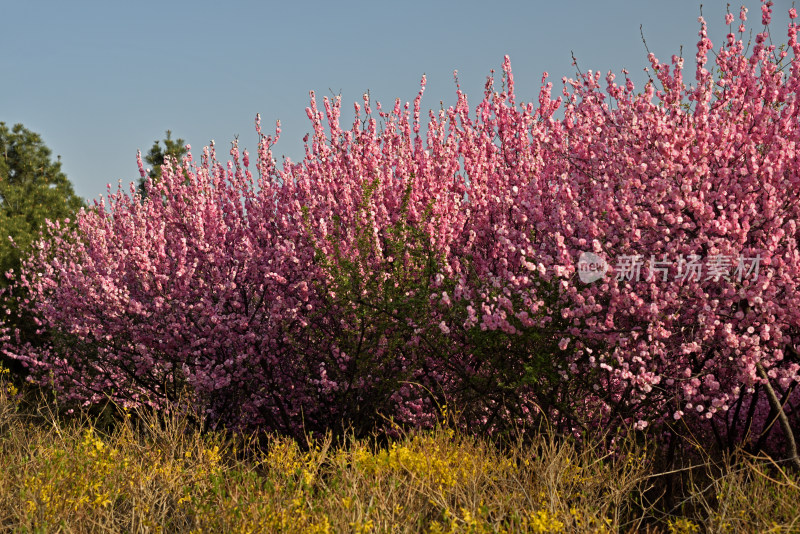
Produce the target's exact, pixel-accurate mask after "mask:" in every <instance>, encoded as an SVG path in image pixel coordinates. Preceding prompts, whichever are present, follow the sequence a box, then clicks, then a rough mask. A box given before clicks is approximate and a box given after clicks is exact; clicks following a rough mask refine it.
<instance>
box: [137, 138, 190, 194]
mask: <svg viewBox="0 0 800 534" xmlns="http://www.w3.org/2000/svg"><path fill="white" fill-rule="evenodd" d="M166 135H167V136H166V137H165V138H164V147H163V148H162V147H161V144H160V143H159V141H154V142H153V146H151V147H150V151H149V152H148V153H147V155H146V156H145V157H144V160H145V162H147V163H148V164H149V165H150V178H151V179H152V180H153V182H157V181H158V180H160V179H161V165H163V164H164V158H165V157H170V158H174V159H176V160H178V161H180V160H181V158H183V156H185V155H186V154H187V153H188V151H187V150H186V141H184V140H183V139H181V138H178V139H173V138H172V132H171V131H170V130H167V132H166ZM144 182H145V180H144V178H140V179H139V193H140V194H141V195H142V197H145V196H146V192H145V189H144Z"/></svg>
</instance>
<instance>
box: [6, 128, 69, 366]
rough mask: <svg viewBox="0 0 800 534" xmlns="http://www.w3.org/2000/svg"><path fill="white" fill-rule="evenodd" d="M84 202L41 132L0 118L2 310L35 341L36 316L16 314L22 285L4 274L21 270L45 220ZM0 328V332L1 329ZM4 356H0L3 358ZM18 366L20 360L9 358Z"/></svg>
mask: <svg viewBox="0 0 800 534" xmlns="http://www.w3.org/2000/svg"><path fill="white" fill-rule="evenodd" d="M82 206H84V201H83V199H81V198H80V197H78V196H77V195H76V194H75V192H74V190H73V189H72V184H70V182H69V180H68V179H67V176H66V175H65V174H64V173H63V172H62V171H61V161H60V157H59V158H57V159H56V160H55V161H54V160H53V159H52V157H51V151H50V149H49V148H47V146H45V144H44V143H43V142H42V138H41V136H39V134H37V133H34V132H32V131H30V130H28V129H27V128H25V127H24V126H23V125H22V124H15V125H14V126H13V127H12V128H9V127H8V126H7V125H6V123H4V122H0V310H2V313H3V317H2V321H3V323H4V325H3V326H5V327H8V328H10V329H11V332H13V331H15V330H19V332H20V334H21V336H22V339H23V340H24V341H32V342H35V332H36V326H35V323H34V321H33V319H32V318H30V317H25V316H21V315H18V308H17V303H18V302H19V299H21V298H24V296H25V295H23V294H21V289H20V288H17V287H14V286H13V284H14V282H13V280H10V279H9V278H7V277H6V276H5V273H7V272H9V271H18V269H19V267H20V265H21V263H22V261H23V259H24V258H25V256H26V255H27V254H28V253H29V252H30V251H31V248H32V246H33V243H34V242H35V241H36V240H37V239H38V238H39V236H40V232H41V228H42V226H43V225H44V224H45V220H47V219H49V220H51V221H55V220H62V221H63V220H65V219H67V218H69V217H70V216H72V215H73V214H74V213H75V212H76V211H77V210H78V209H80V208H81V207H82ZM1 333H2V332H0V334H1ZM2 360H5V358H2V357H0V361H2ZM6 367H11V368H12V370H14V371H15V372H19V371H20V370H21V369H20V368H19V365H17V364H16V362H6Z"/></svg>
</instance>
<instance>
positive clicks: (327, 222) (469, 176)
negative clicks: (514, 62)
mask: <svg viewBox="0 0 800 534" xmlns="http://www.w3.org/2000/svg"><path fill="white" fill-rule="evenodd" d="M771 5H772V3H771V2H765V3H763V4H762V24H763V28H762V29H761V31H759V32H758V33H756V34H755V37H754V41H753V42H752V43H751V42H747V41H746V39H747V35H748V34H746V33H745V31H746V28H745V20H746V18H747V17H746V10H745V9H742V11H741V12H740V13H739V17H738V18H739V19H740V20H739V21H738V22H734V20H735V17H734V15H733V14H728V16H727V18H726V23H727V24H728V25H730V33H729V34H728V35H727V37H726V40H725V42H724V43H723V44H722V46H720V47H718V48H717V49H716V51H714V47H713V45H712V43H711V41H710V40H709V38H708V36H707V30H706V23H705V22H704V21H703V20H702V18H701V19H700V40H699V42H698V45H697V53H696V57H695V62H694V63H695V71H694V76H693V80H692V81H691V82H690V84H687V83H686V82H685V81H684V72H685V69H684V59H683V58H681V57H677V56H673V57H672V60H671V61H670V62H669V63H661V62H660V61H659V60H658V59H657V58H655V57H654V56H653V55H652V54H651V55H650V56H649V62H650V72H651V74H652V76H653V78H652V79H651V81H650V82H648V83H647V84H646V85H645V86H644V87H643V88H641V89H638V90H637V89H636V88H635V87H634V84H633V82H632V80H631V79H630V78H629V77H628V74H627V72H625V71H623V78H622V79H619V80H618V79H617V78H616V77H615V75H614V74H612V73H609V74H607V75H606V76H602V75H601V74H600V73H598V72H592V71H589V72H587V73H585V74H580V75H578V76H577V77H576V79H566V78H565V79H564V80H563V89H562V90H561V94H560V95H554V94H553V85H552V83H550V82H548V81H547V74H546V73H545V75H544V76H543V77H542V87H541V89H540V91H539V93H538V97H537V98H536V99H534V101H531V102H522V101H519V100H518V96H517V94H516V93H515V85H514V78H513V75H512V72H511V67H510V64H509V60H508V58H506V60H505V62H504V63H503V68H502V84H501V87H497V84H496V83H495V80H494V78H493V77H489V78H488V80H487V84H486V90H485V93H484V95H483V98H482V99H481V101H480V102H479V103H478V105H477V106H476V107H475V108H474V110H472V108H471V107H470V105H469V103H468V100H467V96H466V95H465V94H464V93H463V92H462V91H461V89H460V87H459V86H458V82H457V81H456V85H457V90H456V103H455V105H453V106H452V107H449V108H446V109H441V110H439V111H435V112H430V113H429V114H428V116H427V119H423V116H422V113H421V98H422V94H423V90H424V88H425V78H423V79H422V84H421V90H420V92H419V94H418V96H417V98H416V99H415V100H414V101H413V103H411V104H408V103H406V104H405V105H403V104H402V103H401V102H400V101H399V100H398V101H397V102H395V103H394V105H393V106H390V107H388V108H384V107H382V106H381V105H380V104H378V103H374V102H372V101H370V99H369V98H368V97H367V96H366V95H365V97H364V100H363V102H361V103H357V104H356V105H355V120H354V121H353V123H352V125H351V126H350V127H349V128H345V127H343V126H342V125H341V123H340V118H341V101H340V100H339V99H334V100H329V99H328V98H325V99H324V101H323V103H322V106H319V105H318V102H317V100H316V98H315V96H314V94H313V93H312V94H311V104H310V107H309V108H308V109H307V112H308V117H309V119H310V121H311V124H312V127H313V133H312V134H311V136H310V137H309V138H307V139H306V149H305V158H304V159H303V161H302V162H300V163H293V162H291V161H286V162H285V163H284V164H283V166H282V167H279V166H278V165H277V164H276V162H275V159H274V157H273V153H272V147H273V145H274V142H275V141H276V140H277V137H278V135H279V133H280V127H279V126H278V129H277V130H276V135H275V136H271V135H266V134H264V133H263V132H262V130H261V126H260V121H257V129H258V133H259V135H260V143H259V145H258V148H257V150H256V151H255V153H254V154H252V155H251V154H248V152H247V151H241V150H240V148H239V146H238V145H237V143H233V145H232V148H231V150H230V160H229V161H228V162H227V163H226V162H222V161H220V160H219V159H218V157H217V153H216V148H215V147H214V146H213V144H212V146H210V147H207V148H205V149H204V150H203V154H202V156H201V157H200V160H199V161H196V160H195V159H193V156H192V155H191V153H190V154H189V155H187V156H186V157H184V158H183V160H182V161H180V162H175V161H173V162H168V163H167V164H166V165H165V166H164V167H163V168H162V179H161V180H160V181H159V182H158V183H155V184H153V183H150V184H149V185H148V187H149V190H148V194H147V198H146V199H144V200H142V199H141V198H139V197H137V196H136V195H135V194H134V191H133V190H131V191H130V192H125V191H122V190H120V191H118V192H116V193H113V194H109V196H108V198H107V199H104V200H100V201H98V202H97V203H96V204H95V205H94V206H93V207H92V208H90V209H86V210H84V211H82V212H81V213H80V214H79V215H78V220H77V224H76V225H75V228H74V229H73V228H72V227H70V228H69V229H64V228H61V227H59V226H58V225H55V226H53V228H52V237H51V239H49V240H45V241H42V242H41V243H40V244H39V248H38V250H37V251H36V253H35V254H34V255H33V256H32V257H31V258H30V260H29V261H28V263H27V264H26V266H25V268H24V269H23V271H22V273H21V274H19V275H18V276H19V281H20V283H21V284H23V285H24V286H26V287H27V288H29V290H30V294H31V295H32V296H31V298H30V300H29V301H27V302H26V305H27V306H28V307H29V308H30V309H31V310H32V311H33V312H35V313H36V314H37V316H38V317H39V319H40V321H41V326H42V336H43V337H42V342H41V343H40V344H37V345H25V346H20V345H19V344H14V343H13V336H11V338H10V341H8V342H7V343H6V346H5V349H4V350H5V352H6V354H9V355H11V356H13V357H15V358H17V359H19V360H21V361H22V362H25V363H26V364H27V365H28V366H29V368H30V370H31V372H32V374H33V376H34V377H36V379H38V380H46V381H50V382H51V383H52V384H53V386H54V387H55V388H56V389H57V390H58V391H59V394H60V395H61V396H62V397H63V398H64V399H65V400H70V401H76V402H83V403H92V402H98V401H100V400H102V399H104V398H106V397H107V396H111V397H113V398H115V399H117V400H119V401H122V402H134V403H135V402H151V403H156V404H159V403H164V402H169V401H172V400H175V399H176V398H177V397H178V395H179V393H180V392H181V391H183V390H184V389H185V388H186V387H188V388H189V390H190V391H191V395H192V402H195V403H197V405H198V406H200V407H202V408H203V409H204V410H206V411H207V413H208V414H209V416H210V417H211V419H212V420H213V421H216V422H219V423H224V424H231V425H240V426H259V427H264V428H268V429H271V430H278V431H281V432H285V433H290V434H298V433H300V432H302V431H303V430H315V429H326V428H333V427H337V426H338V427H342V426H352V427H355V428H357V429H360V430H363V431H366V430H368V429H369V428H372V426H373V425H375V424H376V423H380V422H381V421H388V420H394V421H395V422H401V423H410V424H423V425H424V424H429V423H430V422H431V421H432V420H433V419H434V418H435V417H436V415H437V412H438V410H440V409H441V407H442V406H444V405H452V406H455V407H458V408H460V409H461V410H463V415H464V420H465V421H467V422H468V423H469V424H470V425H476V428H483V429H487V430H493V429H499V428H502V427H504V426H507V425H517V424H530V423H533V422H535V421H536V420H537V419H540V418H546V419H547V420H548V421H549V422H550V423H552V424H554V425H556V426H558V427H559V428H561V429H563V430H565V431H570V432H580V431H581V430H583V429H587V428H590V427H591V426H595V425H598V424H606V425H613V424H626V425H632V426H634V427H636V428H644V427H646V426H648V425H653V424H662V425H663V424H666V425H673V426H675V425H682V424H683V423H687V424H689V425H690V426H691V427H692V428H694V429H702V430H703V431H707V432H709V435H711V434H714V435H716V437H717V438H718V439H719V441H720V443H722V442H724V441H725V440H727V441H728V442H729V443H736V442H739V441H741V440H743V439H745V438H746V437H747V436H748V435H750V436H756V437H758V435H759V434H760V433H761V432H762V431H763V430H764V428H765V427H766V426H767V425H769V424H770V422H771V421H772V419H774V416H775V410H774V408H775V407H774V405H770V404H769V403H768V402H767V401H766V397H765V391H766V390H767V389H768V388H767V386H769V388H771V389H772V390H773V391H774V392H775V393H776V394H777V395H778V396H779V397H781V400H782V401H783V402H784V403H785V404H784V407H783V410H784V412H785V413H786V414H787V415H788V417H790V418H792V417H794V418H795V419H796V418H797V409H796V407H797V402H798V399H797V396H796V395H793V391H794V388H795V385H796V384H797V382H798V379H799V378H800V356H798V352H797V343H798V340H799V338H800V330H798V327H800V294H799V293H798V275H800V252H798V237H799V235H800V234H798V215H800V213H798V211H800V202H798V197H797V191H798V190H800V189H799V188H800V167H799V166H798V141H800V122H799V119H800V117H799V116H798V112H799V110H800V108H799V107H798V101H797V98H798V95H800V69H799V68H798V63H797V62H796V61H795V60H794V58H795V57H796V56H797V54H798V52H800V45H799V44H798V42H797V26H796V24H795V22H794V21H795V19H796V12H795V10H794V9H792V10H791V11H790V16H791V19H792V22H791V23H790V25H789V29H788V42H787V44H786V45H784V46H781V47H776V46H775V45H773V44H771V40H770V38H769V33H768V29H769V22H770V17H771ZM425 122H427V128H424V126H425ZM251 156H252V158H253V161H252V164H251ZM140 169H141V172H142V175H143V176H144V174H145V171H144V169H143V168H142V164H141V160H140ZM590 252H591V253H592V254H594V256H587V255H586V253H590ZM582 255H583V256H582ZM582 257H583V258H584V260H586V258H587V257H589V258H594V259H595V262H597V261H600V262H601V263H602V261H605V263H606V265H607V266H608V270H607V272H606V273H605V275H604V276H601V277H600V278H599V279H598V280H594V281H592V280H587V279H586V278H585V277H582V276H581V274H582V272H581V270H580V269H581V268H582V265H583V266H584V267H585V261H584V262H583V263H582V262H581V261H580V260H581V258H582ZM583 274H585V273H583ZM762 371H763V372H762Z"/></svg>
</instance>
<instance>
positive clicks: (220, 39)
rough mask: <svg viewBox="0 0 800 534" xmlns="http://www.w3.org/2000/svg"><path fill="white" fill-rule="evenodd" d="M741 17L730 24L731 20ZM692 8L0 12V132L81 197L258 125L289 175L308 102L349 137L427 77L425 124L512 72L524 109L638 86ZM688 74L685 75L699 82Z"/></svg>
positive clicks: (14, 6)
mask: <svg viewBox="0 0 800 534" xmlns="http://www.w3.org/2000/svg"><path fill="white" fill-rule="evenodd" d="M725 4H726V3H725V2H706V4H705V5H704V7H703V13H704V15H705V17H706V19H707V20H708V21H709V27H710V36H711V38H712V41H714V44H715V47H717V46H718V45H719V44H721V42H722V37H723V36H724V34H725V33H727V27H726V26H725V25H724V22H723V17H724V13H725ZM738 5H739V4H734V5H733V6H732V8H731V9H732V10H734V12H735V13H738ZM745 5H747V6H748V7H749V9H750V13H749V23H750V24H751V26H750V27H755V28H757V29H759V28H760V20H761V14H760V7H759V6H760V4H759V3H758V2H753V1H748V2H745ZM789 7H791V1H787V0H777V1H776V2H775V16H774V18H773V24H772V31H773V36H774V41H776V42H785V35H786V34H785V28H786V22H787V21H788V17H787V16H786V12H787V11H788V9H789ZM699 14H700V2H698V1H690V0H671V1H669V2H667V1H658V2H656V1H647V0H639V1H632V0H631V1H620V0H611V1H602V2H600V1H591V2H590V1H585V2H584V1H582V2H578V1H568V0H564V1H560V2H536V1H528V2H505V1H502V0H496V1H495V2H492V3H490V2H487V1H485V0H483V1H472V0H461V1H459V2H438V1H435V0H428V1H427V2H417V1H406V2H396V3H388V2H380V1H374V0H373V1H371V2H349V1H345V0H340V1H338V2H318V1H306V2H293V3H289V2H282V3H272V2H256V1H243V0H241V1H237V0H229V1H227V2H219V1H217V2H210V1H194V2H178V1H167V0H161V1H159V2H155V1H149V0H147V1H145V0H139V1H137V2H126V3H122V2H109V1H103V2H101V1H96V2H88V1H82V0H74V1H71V2H63V1H37V0H29V1H24V2H23V1H10V0H2V1H0V51H2V53H0V121H4V122H6V123H7V124H14V123H18V122H21V123H22V124H24V125H25V126H26V127H27V128H29V129H31V130H34V131H36V132H38V133H40V134H41V135H42V137H43V139H44V142H45V144H47V145H48V146H49V147H50V148H51V149H52V150H53V153H54V154H59V155H61V158H62V163H63V169H64V171H65V172H66V173H67V176H68V177H69V178H70V180H71V181H72V183H73V185H74V186H75V189H76V192H77V193H78V194H79V195H81V196H82V197H84V198H88V199H91V198H95V197H97V196H98V195H99V194H102V193H104V192H105V190H106V184H108V183H111V184H113V185H114V187H116V184H117V182H118V181H119V180H122V181H123V182H126V183H127V182H129V181H131V180H135V179H136V178H137V177H138V171H137V167H136V150H137V149H141V150H142V152H143V153H146V152H147V150H148V149H149V148H150V146H151V145H152V143H153V141H154V140H156V139H162V138H163V137H164V131H165V130H167V129H170V130H172V132H173V136H174V137H182V138H183V139H185V140H186V141H187V142H188V143H191V145H192V147H193V152H194V153H195V154H199V152H200V150H201V148H202V147H203V146H204V145H207V144H208V142H209V140H211V139H214V140H215V141H216V142H217V145H218V146H219V147H226V146H228V142H229V141H231V140H233V138H234V137H235V136H237V135H238V137H239V141H240V144H241V145H242V146H244V147H247V148H251V149H252V148H253V147H254V146H255V145H256V142H257V136H256V133H255V129H254V124H253V120H254V117H255V114H256V113H260V114H261V117H262V121H263V122H264V124H265V126H266V127H267V128H266V129H267V130H268V131H271V130H272V128H273V125H274V121H275V120H276V119H280V120H281V123H282V129H283V133H282V137H281V140H280V141H279V143H278V145H277V146H276V148H275V153H276V155H277V156H278V157H280V156H281V155H286V156H289V157H291V158H292V159H294V160H295V161H297V160H299V159H300V157H301V155H302V154H303V149H302V147H303V143H302V137H303V135H304V134H305V133H306V132H308V131H309V130H310V125H309V122H308V119H307V117H306V114H305V108H306V106H307V105H308V91H309V90H312V89H313V90H315V91H316V92H317V95H318V96H320V97H321V96H324V95H330V94H331V92H333V93H337V94H338V93H340V92H341V94H342V99H343V102H344V103H345V104H346V107H345V109H346V112H347V113H348V115H346V116H345V118H346V119H348V120H347V122H350V120H351V119H352V115H351V110H352V102H353V101H356V100H359V99H360V96H361V95H362V94H363V93H364V92H365V91H367V90H369V91H370V93H371V95H372V97H373V99H376V100H380V101H382V102H384V103H385V104H387V105H388V104H390V103H392V102H394V99H395V98H401V99H402V100H403V101H410V100H413V98H414V97H415V95H416V93H417V91H418V89H419V80H420V77H421V75H422V74H423V73H425V74H426V75H427V77H428V87H427V89H426V93H425V97H424V99H423V109H429V108H438V107H439V102H440V101H444V103H445V105H449V104H451V103H453V101H454V95H455V87H454V84H453V78H452V72H453V70H454V69H458V71H459V78H460V81H461V84H462V88H463V89H464V90H465V91H466V92H467V94H468V95H469V97H470V102H471V103H472V104H477V102H478V100H479V98H480V97H481V95H482V90H483V84H484V81H485V78H486V76H487V75H488V74H489V72H490V70H491V69H495V70H499V69H500V66H501V64H502V61H503V56H504V55H505V54H508V55H509V56H510V57H511V65H512V68H513V72H514V77H515V82H516V88H517V93H518V99H520V100H530V99H533V98H535V97H536V95H537V94H538V90H539V86H540V79H541V75H542V72H543V71H548V72H549V73H550V76H551V80H552V81H553V82H554V84H555V85H556V87H557V88H559V87H560V79H561V77H562V76H572V75H574V72H575V71H574V68H573V67H572V66H571V56H570V54H571V52H574V53H575V55H576V57H577V58H578V61H579V65H580V67H581V69H582V70H588V69H593V70H601V71H603V72H605V71H607V70H613V71H615V72H617V73H619V72H620V70H621V69H623V68H627V69H628V70H630V71H631V73H632V76H633V78H634V80H635V81H636V82H638V83H637V85H641V82H643V80H645V77H644V74H643V71H642V69H643V68H644V67H645V66H646V63H647V62H646V52H645V49H644V45H643V44H642V41H641V38H640V36H639V26H640V24H641V25H642V26H643V29H644V34H645V37H646V39H647V43H648V46H649V48H650V50H651V51H652V52H654V53H655V54H656V55H657V56H658V57H659V58H661V59H662V60H664V61H668V60H669V58H670V57H671V55H672V54H673V53H678V51H679V49H680V47H681V45H683V55H684V57H686V58H687V59H688V60H690V61H691V60H692V59H693V57H694V53H695V44H696V42H697V40H698V37H697V31H698V29H699V25H698V23H697V17H698V15H699ZM693 70H694V69H693V68H691V69H690V73H693Z"/></svg>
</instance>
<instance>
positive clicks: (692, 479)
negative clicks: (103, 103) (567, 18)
mask: <svg viewBox="0 0 800 534" xmlns="http://www.w3.org/2000/svg"><path fill="white" fill-rule="evenodd" d="M100 421H104V422H102V423H101V422H100ZM605 450H606V449H605V447H604V446H602V447H601V446H600V445H597V446H593V445H591V444H587V443H584V444H583V445H582V446H578V445H577V444H575V443H573V442H571V441H564V440H557V439H555V438H554V437H553V436H552V435H550V434H549V433H548V432H546V431H543V432H542V433H539V434H537V435H536V436H535V437H533V438H528V439H526V440H515V439H506V440H503V441H500V442H495V441H489V440H488V439H485V438H476V437H473V436H469V435H465V434H464V433H459V432H456V431H453V430H451V429H449V428H448V427H447V426H446V425H443V426H441V427H439V428H437V429H436V430H433V431H428V432H421V431H417V432H411V433H408V434H404V435H402V436H401V437H399V438H396V439H394V440H391V441H389V442H388V443H383V444H379V442H378V440H375V439H372V440H370V439H360V440H357V439H352V438H350V439H347V438H345V439H342V440H338V441H337V442H334V440H333V439H332V438H331V437H330V436H327V437H325V436H323V437H319V438H317V437H314V436H309V440H308V442H307V443H304V444H298V443H296V442H295V441H292V440H289V439H286V438H280V437H272V436H260V437H258V438H256V437H249V438H248V437H242V436H239V437H235V436H223V435H222V434H219V433H211V432H205V433H201V432H198V431H197V430H194V429H193V425H191V424H190V423H189V419H188V418H185V417H180V416H177V415H173V416H167V417H164V416H161V417H157V416H155V415H152V414H148V413H147V412H143V411H137V412H134V413H127V414H126V413H125V412H123V413H122V415H121V417H119V418H118V419H116V420H115V421H114V422H111V423H109V422H108V421H107V420H101V419H92V418H91V417H89V416H88V415H80V414H78V415H75V414H73V415H71V416H64V415H58V410H57V409H56V407H55V406H54V405H53V404H52V403H49V402H45V401H42V400H36V399H33V400H31V395H21V394H20V392H19V391H17V389H16V388H15V387H14V386H13V385H11V383H10V382H8V381H4V382H2V383H0V473H2V475H0V530H3V531H12V532H46V533H51V532H165V533H172V532H644V531H649V532H796V531H798V530H800V519H798V518H799V517H800V481H799V479H798V476H797V474H789V473H787V472H785V471H784V470H781V469H779V468H778V467H777V466H776V465H775V464H774V463H772V462H770V461H769V460H768V459H764V458H748V457H746V456H743V455H740V456H738V457H737V458H735V459H728V460H727V461H721V462H716V463H712V462H710V461H706V462H701V463H699V464H697V465H693V466H690V467H684V468H682V469H680V470H677V471H676V472H673V473H671V474H661V471H662V470H663V467H662V468H659V467H658V461H657V458H658V456H657V455H656V453H655V452H654V450H655V449H652V448H648V447H647V446H645V445H643V444H636V443H633V442H624V443H622V444H621V445H619V446H618V448H617V450H616V452H615V453H613V454H611V453H608V452H604V451H605Z"/></svg>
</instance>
